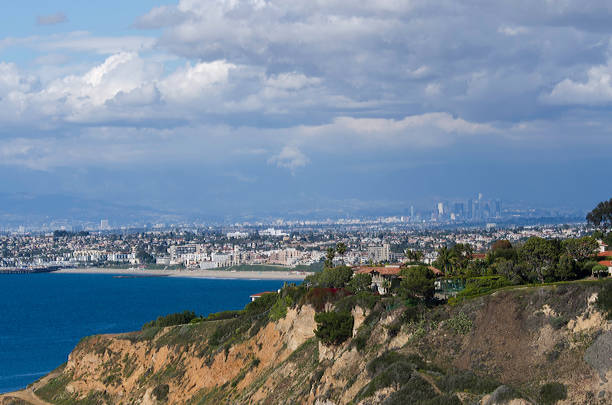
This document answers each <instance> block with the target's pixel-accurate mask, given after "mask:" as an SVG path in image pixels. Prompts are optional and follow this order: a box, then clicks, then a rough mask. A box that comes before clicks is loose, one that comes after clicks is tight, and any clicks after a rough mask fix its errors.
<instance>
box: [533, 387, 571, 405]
mask: <svg viewBox="0 0 612 405" xmlns="http://www.w3.org/2000/svg"><path fill="white" fill-rule="evenodd" d="M539 397H540V403H542V404H543V405H553V404H556V403H557V402H558V401H561V400H563V399H566V398H567V388H565V385H563V384H561V383H558V382H553V383H547V384H544V385H542V386H541V387H540V392H539Z"/></svg>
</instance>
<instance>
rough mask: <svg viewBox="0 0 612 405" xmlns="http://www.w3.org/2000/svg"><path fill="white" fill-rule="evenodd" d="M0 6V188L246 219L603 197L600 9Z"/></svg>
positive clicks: (603, 28) (604, 10) (578, 204)
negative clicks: (475, 198) (439, 203)
mask: <svg viewBox="0 0 612 405" xmlns="http://www.w3.org/2000/svg"><path fill="white" fill-rule="evenodd" d="M447 8H452V9H453V13H444V12H441V10H445V9H447ZM116 9H121V10H122V12H121V15H120V16H117V15H116V13H115V12H114V10H116ZM5 13H6V14H7V15H10V16H11V19H10V21H6V22H5V24H3V26H2V27H0V72H1V76H2V78H1V79H0V107H1V108H0V140H1V142H0V167H1V169H2V170H0V185H1V189H0V190H1V191H0V192H2V193H6V194H8V195H16V194H26V195H33V196H34V198H42V196H49V195H54V196H60V197H61V198H64V199H66V200H71V199H72V200H78V201H82V202H83V203H84V204H85V205H87V202H88V201H98V202H103V204H102V203H99V204H97V205H96V208H95V209H97V210H99V211H100V212H99V217H105V216H107V214H106V213H105V212H104V210H105V208H104V207H103V206H102V205H109V204H111V205H112V204H117V205H118V206H121V207H126V206H135V207H142V209H141V211H152V210H153V211H156V212H168V213H172V214H175V213H184V214H187V215H192V214H199V215H201V216H215V217H224V216H233V215H235V216H245V217H248V216H269V215H273V214H274V213H275V212H282V213H290V214H295V215H299V214H300V213H305V212H315V213H316V212H325V213H327V212H330V213H335V214H343V213H345V212H347V211H348V212H355V211H357V212H365V211H369V212H374V211H376V210H380V209H381V208H382V209H388V208H389V209H391V208H392V209H398V208H401V207H399V206H400V205H402V204H424V203H425V202H426V201H430V200H431V199H441V200H442V199H451V198H454V197H455V196H463V195H473V194H475V193H478V192H481V191H484V192H485V193H486V194H487V195H492V196H493V195H494V196H496V198H499V199H501V200H504V201H526V202H528V204H531V205H533V206H554V205H558V204H559V203H560V202H562V203H563V205H566V206H568V207H575V208H576V209H579V210H588V209H589V208H590V207H592V206H593V205H594V204H596V203H597V202H598V201H601V200H603V199H605V198H607V195H605V193H606V191H605V190H604V188H602V187H601V177H602V173H605V167H606V163H605V162H607V161H609V152H608V151H609V149H610V146H612V140H611V137H610V133H609V130H608V128H609V127H610V126H609V121H610V114H609V107H610V103H612V98H611V97H610V94H612V91H611V90H610V86H609V83H607V82H606V81H605V80H604V79H605V78H606V77H607V75H608V74H609V71H610V58H609V49H610V46H609V42H610V37H611V36H612V30H611V29H610V28H609V26H608V24H604V23H602V21H607V18H608V17H610V18H612V10H611V9H610V8H609V7H608V5H607V3H605V2H592V3H590V4H589V6H588V7H585V6H584V5H583V4H582V3H581V2H578V1H574V0H572V1H567V2H564V3H563V4H562V5H559V4H554V3H552V2H541V3H538V2H536V3H533V2H520V4H513V5H509V4H507V3H505V2H499V1H497V2H490V3H489V4H487V5H486V6H482V5H477V4H473V3H472V2H460V3H459V5H455V3H454V2H453V3H452V4H451V3H448V2H446V1H439V2H424V1H423V2H422V1H417V2H382V3H376V4H365V3H362V2H355V1H348V2H342V3H338V2H328V3H327V2H326V3H325V4H317V5H316V6H313V5H312V3H311V2H308V1H302V0H300V1H296V2H291V3H286V2H280V1H277V0H268V1H262V2H250V1H212V0H197V1H195V0H189V1H187V0H180V1H178V0H174V1H171V0H160V1H144V0H137V1H133V2H130V4H129V5H126V4H125V2H119V1H118V0H110V1H108V2H105V3H100V4H76V3H74V2H70V1H67V0H62V1H57V2H53V3H49V2H42V1H37V0H28V1H25V2H22V3H19V4H7V5H6V9H5ZM236 26H241V27H244V30H243V31H235V30H233V27H236ZM210 27H215V28H214V29H212V28H210ZM262 27H266V29H262ZM474 27H478V30H477V31H475V30H474ZM432 45H435V46H432ZM340 67H341V68H340ZM94 205H95V204H94ZM7 208H12V207H11V206H10V205H7V204H0V211H7V210H8V209H7ZM52 211H53V210H52V209H51V208H50V209H49V212H48V215H50V216H53V212H52ZM136 211H138V210H136Z"/></svg>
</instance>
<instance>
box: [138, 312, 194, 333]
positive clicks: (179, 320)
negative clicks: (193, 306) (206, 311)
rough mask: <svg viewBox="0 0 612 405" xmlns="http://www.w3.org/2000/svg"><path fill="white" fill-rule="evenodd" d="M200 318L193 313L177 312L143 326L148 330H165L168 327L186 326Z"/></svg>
mask: <svg viewBox="0 0 612 405" xmlns="http://www.w3.org/2000/svg"><path fill="white" fill-rule="evenodd" d="M195 318H198V316H197V315H196V314H195V312H193V311H184V312H177V313H175V314H169V315H166V316H160V317H159V318H157V319H156V320H154V321H151V322H147V323H145V324H144V325H143V327H142V329H147V328H154V327H158V328H163V327H166V326H175V325H184V324H186V323H189V322H191V320H193V319H195Z"/></svg>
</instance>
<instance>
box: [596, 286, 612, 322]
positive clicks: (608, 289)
mask: <svg viewBox="0 0 612 405" xmlns="http://www.w3.org/2000/svg"><path fill="white" fill-rule="evenodd" d="M595 304H596V305H597V308H599V309H600V310H601V311H602V312H604V313H605V314H606V315H607V318H608V319H612V281H608V282H606V283H604V285H603V287H602V289H601V291H600V292H599V294H597V301H596V302H595Z"/></svg>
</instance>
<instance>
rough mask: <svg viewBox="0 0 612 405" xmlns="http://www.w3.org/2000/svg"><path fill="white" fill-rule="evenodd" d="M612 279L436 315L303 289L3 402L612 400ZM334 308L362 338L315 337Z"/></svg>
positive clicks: (109, 350) (158, 338)
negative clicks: (608, 301) (609, 295)
mask: <svg viewBox="0 0 612 405" xmlns="http://www.w3.org/2000/svg"><path fill="white" fill-rule="evenodd" d="M603 285H604V284H600V283H591V284H589V283H576V284H565V285H556V286H555V285H553V286H543V287H536V288H519V289H512V290H502V291H498V292H495V293H493V294H491V295H487V296H484V297H480V298H475V299H472V300H468V301H465V302H463V303H459V304H457V305H455V306H450V305H439V306H436V307H432V308H424V307H422V306H412V307H410V306H409V307H406V306H404V305H402V304H401V303H399V302H398V300H397V299H393V298H385V299H372V297H366V296H364V295H358V296H349V297H345V298H340V299H338V300H336V301H335V304H332V303H331V302H322V301H321V300H316V299H313V297H312V296H311V297H310V299H308V295H307V296H303V297H302V298H301V299H300V300H299V301H298V300H295V302H299V304H296V305H293V304H291V301H292V299H289V298H287V297H291V296H292V294H294V293H295V291H294V290H297V289H298V288H295V287H293V291H292V290H287V291H285V290H284V291H283V297H278V299H277V297H272V298H274V301H270V300H269V301H270V302H269V303H265V302H263V301H262V303H260V304H258V306H254V305H252V306H251V307H247V310H245V311H243V312H240V313H238V312H228V313H221V314H218V315H215V316H212V317H209V318H206V319H205V320H203V321H201V322H199V323H194V324H187V325H181V326H173V327H164V328H159V327H151V328H147V329H144V330H142V331H140V332H134V333H129V334H122V335H103V336H93V337H89V338H85V339H83V340H82V341H81V342H80V343H79V344H78V346H77V347H76V348H75V349H74V351H73V352H72V353H71V355H70V357H69V360H68V362H67V363H66V364H65V365H63V366H62V367H60V368H59V369H58V370H56V372H55V374H53V375H51V376H49V377H47V378H46V379H44V380H43V381H41V382H39V383H37V384H36V385H35V386H34V387H32V388H30V389H29V390H26V391H25V392H28V393H30V394H31V395H30V396H27V395H23V393H22V395H15V394H13V395H12V397H13V399H11V395H8V396H5V397H4V398H2V399H0V403H1V404H3V405H6V404H24V403H30V401H34V400H32V399H31V398H35V400H36V401H40V402H31V403H52V404H219V403H231V404H233V403H240V404H242V403H244V404H247V403H263V404H294V403H306V404H319V405H323V404H325V405H331V404H350V403H352V404H378V403H384V404H473V403H482V404H498V403H512V404H525V403H555V400H556V399H559V398H564V397H565V399H562V400H560V401H559V402H558V403H560V404H571V403H574V404H606V403H612V330H611V329H612V328H611V324H610V322H608V321H606V319H605V316H604V314H602V313H601V312H600V311H599V310H598V309H597V307H596V306H595V301H596V299H597V295H598V293H599V292H600V291H601V290H602V288H603V287H602V286H603ZM608 286H610V284H608ZM607 288H609V287H607ZM294 298H295V297H294ZM305 298H306V299H305ZM330 301H334V300H333V299H332V300H330ZM279 302H285V303H286V304H287V305H286V307H283V306H282V305H279ZM270 303H273V304H274V305H270ZM332 305H335V307H336V309H337V310H349V309H350V310H351V313H352V315H353V319H354V325H353V333H352V337H351V338H349V339H348V340H346V341H345V342H343V343H341V344H339V345H336V346H333V345H331V346H326V345H324V344H322V343H321V342H320V340H319V338H317V337H315V335H314V332H313V331H314V330H315V329H316V328H317V324H316V322H315V319H314V317H315V314H316V312H317V311H316V310H315V308H319V309H320V310H321V309H323V308H326V309H328V310H329V309H331V308H332ZM550 383H557V384H550ZM547 384H548V385H547ZM16 398H22V399H16ZM27 398H30V400H29V401H26V399H27Z"/></svg>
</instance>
